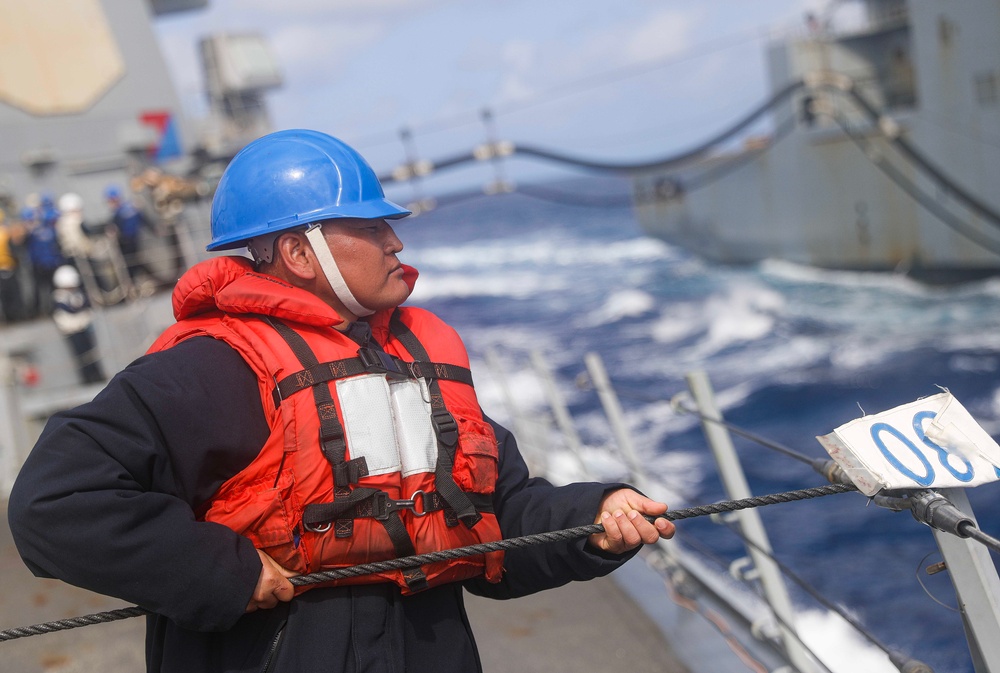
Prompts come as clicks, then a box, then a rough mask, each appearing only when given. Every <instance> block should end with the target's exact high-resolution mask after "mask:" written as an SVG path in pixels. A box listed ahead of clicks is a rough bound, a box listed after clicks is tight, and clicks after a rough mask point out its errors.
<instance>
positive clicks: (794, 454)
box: [619, 391, 823, 467]
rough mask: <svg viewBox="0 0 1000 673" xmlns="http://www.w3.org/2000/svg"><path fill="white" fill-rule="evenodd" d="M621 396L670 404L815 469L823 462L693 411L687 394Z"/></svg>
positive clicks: (676, 409) (726, 422)
mask: <svg viewBox="0 0 1000 673" xmlns="http://www.w3.org/2000/svg"><path fill="white" fill-rule="evenodd" d="M619 395H621V396H622V397H627V398H629V399H633V400H638V401H641V402H668V403H669V404H670V408H671V409H673V410H674V411H678V412H682V413H685V414H691V415H692V416H695V417H697V418H698V419H700V420H702V421H707V422H709V423H715V424H717V425H721V426H722V427H724V428H726V429H727V430H729V431H730V432H732V433H733V434H734V435H739V436H740V437H743V438H744V439H748V440H750V441H751V442H754V443H756V444H760V445H761V446H763V447H764V448H766V449H771V450H772V451H777V452H778V453H781V454H784V455H785V456H787V457H789V458H793V459H795V460H797V461H799V462H802V463H805V464H807V465H810V466H813V467H815V464H816V461H817V460H823V459H822V458H820V459H816V458H811V457H809V456H807V455H806V454H804V453H800V452H798V451H796V450H795V449H791V448H789V447H787V446H785V445H784V444H780V443H778V442H776V441H774V440H770V439H767V438H766V437H762V436H760V435H758V434H755V433H753V432H750V431H749V430H746V429H744V428H741V427H739V426H738V425H733V424H732V423H730V422H729V421H726V420H723V419H721V418H715V417H712V416H706V415H705V414H703V413H701V412H700V411H698V410H697V409H692V408H691V407H688V406H685V405H683V404H682V403H681V400H682V399H683V397H685V396H686V395H687V393H686V392H681V393H678V394H677V395H675V396H674V397H673V398H671V399H670V400H664V399H662V398H658V397H650V396H647V395H639V394H637V393H629V392H628V391H625V392H619Z"/></svg>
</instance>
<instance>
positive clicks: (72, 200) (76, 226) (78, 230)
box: [56, 192, 93, 272]
mask: <svg viewBox="0 0 1000 673" xmlns="http://www.w3.org/2000/svg"><path fill="white" fill-rule="evenodd" d="M90 233H91V231H90V228H89V227H88V226H87V223H86V222H84V220H83V199H82V198H81V197H80V195H79V194H74V193H72V192H68V193H66V194H63V195H62V196H60V197H59V218H58V219H57V220H56V235H57V236H58V237H59V248H60V250H62V253H63V255H65V256H66V257H67V258H68V259H69V260H72V263H73V265H74V266H76V268H77V269H84V270H86V271H87V272H90V266H91V265H90V253H91V250H92V248H93V245H92V244H91V241H90Z"/></svg>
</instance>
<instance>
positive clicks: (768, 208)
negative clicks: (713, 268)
mask: <svg viewBox="0 0 1000 673" xmlns="http://www.w3.org/2000/svg"><path fill="white" fill-rule="evenodd" d="M846 4H850V3H830V8H831V11H830V12H828V13H826V14H824V15H818V16H814V17H811V19H810V21H809V22H808V24H807V25H804V26H802V27H801V28H800V29H799V30H798V31H793V34H791V35H788V34H785V35H782V36H781V37H780V38H777V39H772V40H771V41H770V43H769V45H768V47H767V51H766V63H767V67H768V74H769V79H770V81H771V86H772V95H771V97H770V98H769V100H767V101H766V102H765V103H764V104H762V105H761V106H760V107H759V108H757V109H756V110H754V111H753V112H751V113H750V114H749V115H748V116H747V117H746V118H745V119H743V120H741V121H740V122H739V123H738V124H737V125H736V126H734V127H733V128H732V129H730V130H729V131H726V132H723V133H721V134H719V135H718V136H716V137H715V138H713V139H710V140H707V141H706V142H705V143H704V144H703V145H701V146H699V147H698V148H695V149H693V150H692V151H690V152H686V153H684V154H683V155H681V156H678V157H675V158H674V159H672V160H670V161H666V162H660V163H659V164H657V165H656V166H653V167H652V170H641V171H637V172H635V175H634V178H633V179H634V193H635V201H636V211H637V214H638V217H639V220H640V223H641V225H642V227H643V229H644V230H645V231H646V232H647V233H648V234H650V235H652V236H654V237H658V238H661V239H664V240H666V241H668V242H670V243H672V244H676V245H679V246H682V247H684V248H686V249H688V250H691V251H693V252H695V253H697V254H698V255H700V256H703V257H704V258H707V259H709V260H713V261H717V262H722V263H728V264H750V263H756V262H759V261H761V260H765V259H779V260H786V261H789V262H794V263H798V264H803V265H809V266H815V267H822V268H828V269H847V270H865V271H871V270H877V271H901V272H906V273H909V274H911V275H913V276H914V277H917V278H921V279H926V280H928V281H931V282H933V281H943V282H947V281H951V280H963V279H967V278H974V277H981V276H988V275H994V274H996V273H997V272H998V271H1000V189H998V187H1000V177H998V176H1000V39H998V37H1000V35H998V30H1000V2H997V0H965V1H963V2H938V1H932V0H863V2H861V3H854V4H855V5H856V6H860V7H861V8H862V9H863V10H864V12H863V16H861V17H860V20H858V18H857V17H855V20H854V21H852V22H850V25H841V26H838V24H837V22H836V20H835V19H836V10H837V9H838V8H839V7H843V6H844V5H846ZM758 121H763V123H767V122H768V121H769V122H770V126H769V129H770V130H769V132H768V133H766V134H764V135H760V134H758V135H752V136H747V135H746V134H745V133H744V134H743V136H742V140H743V141H744V142H743V143H742V144H740V145H739V148H738V149H733V144H734V143H733V141H734V140H740V139H741V138H740V136H739V133H740V132H742V131H744V130H746V129H747V128H749V127H752V126H753V124H755V123H756V122H758Z"/></svg>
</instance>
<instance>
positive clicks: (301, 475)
mask: <svg viewBox="0 0 1000 673" xmlns="http://www.w3.org/2000/svg"><path fill="white" fill-rule="evenodd" d="M406 273H407V275H406V278H407V281H408V283H409V284H410V286H411V289H412V284H413V281H414V280H415V279H416V271H415V270H414V269H412V268H407V270H406ZM173 302H174V315H175V317H176V318H177V323H176V324H175V325H173V326H171V327H170V328H168V329H167V330H166V331H165V332H164V333H163V335H161V336H160V338H159V339H157V340H156V342H155V343H154V344H153V345H152V346H151V347H150V349H149V350H150V352H155V351H159V350H163V349H166V348H169V347H171V346H173V345H174V344H177V343H179V342H180V341H183V340H185V339H188V338H190V337H193V336H199V335H207V336H212V337H214V338H216V339H221V340H223V341H225V342H226V343H228V344H229V345H230V346H232V347H233V348H234V349H236V350H237V351H238V352H239V353H240V354H241V355H242V356H243V358H244V359H245V360H246V362H247V363H248V364H249V365H250V367H251V368H252V369H253V370H254V372H256V374H257V379H258V385H259V388H260V393H261V399H262V401H263V406H264V412H265V415H266V417H267V420H268V424H269V426H270V429H271V432H270V436H269V437H268V439H267V442H266V443H265V445H264V447H263V448H262V449H261V451H260V453H259V454H258V456H257V457H256V459H255V460H254V461H253V462H252V463H251V464H250V465H249V466H247V467H246V468H245V469H243V470H242V471H241V472H240V473H238V474H236V475H235V476H233V477H232V478H230V479H229V480H228V481H226V482H225V483H224V484H223V485H222V486H221V487H220V488H219V490H218V492H217V493H216V494H215V495H214V496H213V497H212V498H211V499H210V500H209V502H207V503H206V504H205V505H204V507H203V508H202V510H201V511H200V512H199V515H200V517H201V518H203V519H204V520H205V521H212V522H216V523H221V524H223V525H225V526H228V527H229V528H231V529H232V530H234V531H236V532H237V533H239V534H241V535H244V536H246V537H248V538H249V539H250V540H252V541H253V543H254V545H255V546H256V547H257V548H259V549H262V550H263V551H265V552H266V553H267V554H269V555H270V556H271V557H272V558H274V559H275V560H276V561H277V562H278V563H280V564H281V565H282V566H284V567H286V568H289V569H291V570H295V571H297V572H299V573H303V574H305V573H310V572H316V571H320V570H330V569H334V568H341V567H346V566H353V565H357V564H362V563H370V562H374V561H380V560H386V559H390V558H397V557H400V556H407V555H411V554H414V553H416V554H423V553H427V552H432V551H440V550H443V549H450V548H455V547H461V546H466V545H470V544H477V543H480V542H490V541H496V540H499V539H500V538H501V535H500V528H499V525H498V523H497V520H496V517H495V515H494V514H493V513H492V498H491V494H492V493H493V491H494V488H495V485H496V479H497V443H496V437H495V436H494V433H493V430H492V428H491V427H490V425H489V424H488V423H486V422H485V421H484V419H483V417H482V412H481V410H480V408H479V403H478V401H477V399H476V394H475V390H474V389H473V387H472V379H471V374H470V373H469V370H468V367H469V363H468V355H467V353H466V352H465V348H464V346H463V345H462V342H461V339H460V338H459V336H458V334H457V333H456V332H455V331H454V330H453V329H452V328H450V327H449V326H448V325H446V324H445V323H443V322H442V321H441V320H440V319H438V318H437V317H436V316H434V315H433V314H431V313H429V312H427V311H425V310H422V309H417V308H411V307H406V308H397V309H395V310H394V311H381V312H378V313H376V314H375V315H373V316H371V317H370V318H367V319H366V321H367V323H368V325H370V327H371V333H372V341H371V342H368V343H369V345H372V346H374V347H359V345H358V343H356V342H355V341H353V340H352V339H351V338H349V337H348V336H347V335H346V334H345V333H344V332H341V331H338V330H336V329H334V325H339V324H340V323H342V322H343V321H342V319H341V318H340V317H339V316H338V315H337V314H336V312H335V311H334V310H333V309H332V308H330V307H329V306H327V305H326V304H325V303H323V302H322V301H321V300H320V299H319V298H317V297H315V296H314V295H312V294H311V293H309V292H306V291H304V290H301V289H298V288H295V287H293V286H291V285H288V284H286V283H284V282H283V281H281V280H279V279H277V278H274V277H273V276H268V275H264V274H259V273H256V272H254V271H253V270H252V267H251V266H250V264H249V262H248V260H245V259H243V258H239V257H217V258H214V259H210V260H207V261H205V262H202V263H201V264H198V265H196V266H195V267H193V268H192V269H191V270H189V271H188V272H187V273H186V274H185V275H184V276H183V277H182V278H181V279H180V281H178V284H177V287H176V288H175V290H174V295H173ZM373 342H374V343H373ZM379 344H380V345H381V346H382V348H381V349H380V348H379V347H378V345H379ZM393 419H395V420H393ZM502 564H503V555H502V553H499V552H494V553H490V554H486V555H480V556H471V557H466V558H461V559H455V560H449V561H443V562H438V563H433V564H429V565H426V566H423V567H422V568H420V569H416V570H414V571H389V572H384V573H378V574H375V575H366V576H361V577H355V578H349V579H344V580H337V581H336V582H334V583H335V584H358V583H371V582H384V581H392V582H396V583H398V584H399V585H400V587H401V588H402V590H403V593H410V592H413V591H417V590H421V589H423V588H426V587H428V586H435V585H438V584H443V583H445V582H453V581H457V580H463V579H468V578H470V577H477V576H480V575H485V576H486V578H487V579H488V580H490V581H493V582H497V581H499V580H500V575H501V570H502ZM299 590H300V591H301V590H302V589H301V588H300V589H299Z"/></svg>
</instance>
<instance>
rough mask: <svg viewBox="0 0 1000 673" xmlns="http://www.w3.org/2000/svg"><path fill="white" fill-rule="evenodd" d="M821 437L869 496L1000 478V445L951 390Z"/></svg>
mask: <svg viewBox="0 0 1000 673" xmlns="http://www.w3.org/2000/svg"><path fill="white" fill-rule="evenodd" d="M816 439H818V440H819V443H820V444H822V445H823V448H824V449H826V452H827V453H829V454H830V457H831V458H833V460H834V461H836V463H837V464H838V465H840V467H841V468H843V470H844V472H846V473H847V475H848V476H849V477H850V478H851V481H853V482H854V485H855V486H857V487H858V490H860V491H861V492H862V493H864V494H865V495H868V496H871V495H875V494H876V493H878V492H879V491H881V490H895V489H915V488H953V487H963V486H977V485H979V484H984V483H987V482H990V481H997V479H998V478H1000V468H998V466H1000V446H998V445H997V443H996V442H995V441H994V440H993V438H992V437H990V436H989V435H988V434H987V433H986V431H985V430H983V429H982V428H981V427H980V426H979V424H978V423H976V421H975V420H974V419H973V418H972V416H971V415H970V414H969V412H968V411H966V409H965V407H963V406H962V405H961V404H960V403H959V401H958V400H957V399H955V397H954V396H952V394H951V393H949V392H943V393H939V394H937V395H932V396H931V397H925V398H922V399H919V400H917V401H916V402H910V403H909V404H904V405H902V406H899V407H896V408H894V409H890V410H888V411H883V412H882V413H880V414H874V415H872V416H863V417H861V418H859V419H856V420H853V421H851V422H849V423H845V424H844V425H841V426H840V427H839V428H837V429H836V430H834V431H833V432H831V433H830V434H828V435H823V436H820V437H817V438H816Z"/></svg>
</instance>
